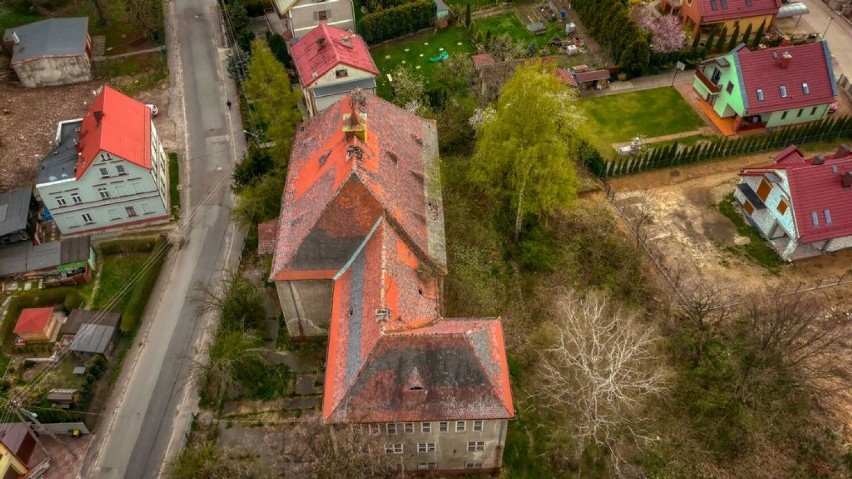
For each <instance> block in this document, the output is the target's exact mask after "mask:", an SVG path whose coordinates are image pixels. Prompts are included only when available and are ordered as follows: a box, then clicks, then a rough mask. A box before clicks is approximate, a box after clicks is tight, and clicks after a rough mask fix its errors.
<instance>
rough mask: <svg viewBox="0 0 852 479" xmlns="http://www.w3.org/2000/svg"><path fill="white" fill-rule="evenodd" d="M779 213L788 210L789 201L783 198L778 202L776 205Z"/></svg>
mask: <svg viewBox="0 0 852 479" xmlns="http://www.w3.org/2000/svg"><path fill="white" fill-rule="evenodd" d="M776 209H777V210H778V212H779V213H781V214H782V215H783V214H784V213H786V212H787V202H786V201H784V200H783V199H782V200H781V201H779V202H778V206H777V207H776Z"/></svg>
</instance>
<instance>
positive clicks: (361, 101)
mask: <svg viewBox="0 0 852 479" xmlns="http://www.w3.org/2000/svg"><path fill="white" fill-rule="evenodd" d="M366 102H367V100H366V98H365V97H364V92H363V91H361V89H360V88H356V89H355V90H354V91H352V93H351V95H350V96H349V101H348V102H346V103H344V105H343V110H344V113H343V132H344V133H346V140H347V141H348V140H351V139H352V137H354V136H357V137H358V138H360V139H361V141H363V142H366V141H367V123H366V121H367V115H366V113H362V112H361V111H360V108H359V107H362V106H364V105H365V104H366ZM347 110H348V111H347Z"/></svg>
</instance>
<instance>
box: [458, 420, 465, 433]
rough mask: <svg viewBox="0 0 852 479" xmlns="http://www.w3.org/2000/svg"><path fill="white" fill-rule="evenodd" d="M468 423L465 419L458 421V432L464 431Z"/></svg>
mask: <svg viewBox="0 0 852 479" xmlns="http://www.w3.org/2000/svg"><path fill="white" fill-rule="evenodd" d="M465 426H466V423H465V422H464V421H456V432H464V430H465Z"/></svg>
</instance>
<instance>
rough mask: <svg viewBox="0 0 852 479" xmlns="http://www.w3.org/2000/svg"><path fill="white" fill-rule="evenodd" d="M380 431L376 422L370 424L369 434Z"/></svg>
mask: <svg viewBox="0 0 852 479" xmlns="http://www.w3.org/2000/svg"><path fill="white" fill-rule="evenodd" d="M379 432H381V430H380V429H379V425H378V424H370V434H378V433H379Z"/></svg>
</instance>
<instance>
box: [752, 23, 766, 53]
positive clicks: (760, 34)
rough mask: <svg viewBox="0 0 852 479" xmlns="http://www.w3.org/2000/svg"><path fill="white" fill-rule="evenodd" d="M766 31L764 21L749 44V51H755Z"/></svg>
mask: <svg viewBox="0 0 852 479" xmlns="http://www.w3.org/2000/svg"><path fill="white" fill-rule="evenodd" d="M765 29H766V20H764V21H763V23H761V24H760V26H759V27H757V33H755V34H754V41H752V42H751V49H752V50H757V48H758V45H760V43H761V42H762V41H763V32H764V31H765Z"/></svg>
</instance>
